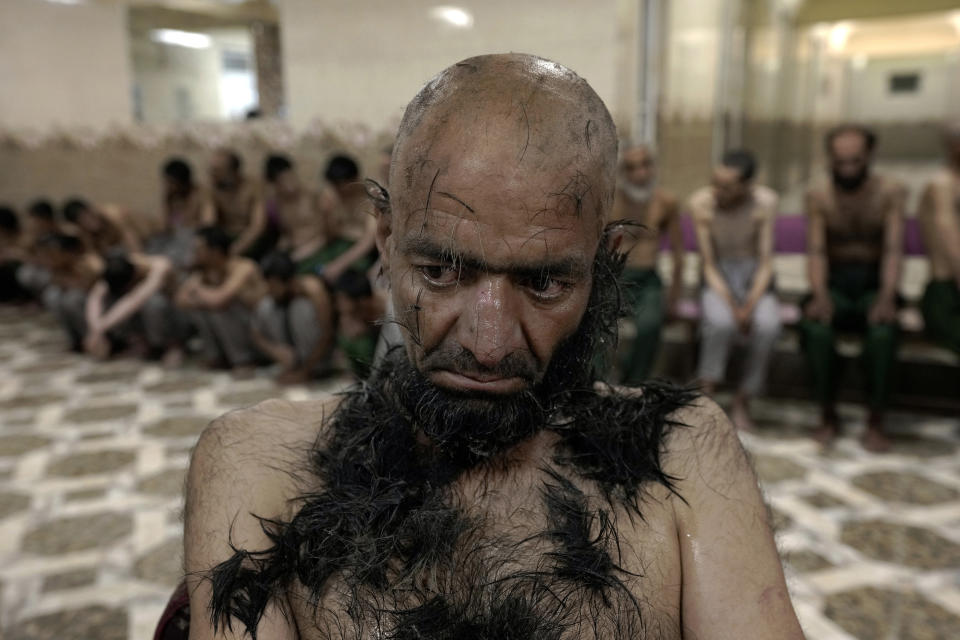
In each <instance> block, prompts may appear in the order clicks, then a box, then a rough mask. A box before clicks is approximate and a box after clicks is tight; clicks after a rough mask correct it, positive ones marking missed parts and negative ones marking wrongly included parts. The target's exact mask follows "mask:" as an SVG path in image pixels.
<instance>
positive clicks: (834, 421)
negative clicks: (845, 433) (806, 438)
mask: <svg viewBox="0 0 960 640" xmlns="http://www.w3.org/2000/svg"><path fill="white" fill-rule="evenodd" d="M839 433H840V420H839V418H838V417H837V412H836V410H834V409H825V410H824V411H823V417H822V418H821V419H820V426H819V427H817V428H816V429H814V430H813V432H812V433H811V434H810V437H812V438H813V439H814V440H816V441H817V442H819V443H820V444H822V445H823V446H825V447H826V446H829V445H831V444H833V441H834V440H835V439H836V438H837V435H838V434H839Z"/></svg>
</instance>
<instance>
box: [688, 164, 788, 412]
mask: <svg viewBox="0 0 960 640" xmlns="http://www.w3.org/2000/svg"><path fill="white" fill-rule="evenodd" d="M755 172H756V161H755V160H754V157H753V154H752V153H750V152H749V151H729V152H727V153H726V154H725V155H724V157H723V159H722V161H721V163H720V165H719V166H718V167H716V169H714V172H713V183H712V185H711V186H708V187H703V188H701V189H699V190H698V191H696V192H695V193H694V194H693V195H692V196H691V197H690V211H691V213H692V215H693V221H694V225H695V228H696V231H697V243H698V244H699V246H700V255H701V258H702V265H703V279H704V287H703V292H702V294H701V297H700V300H701V307H702V314H703V318H702V325H701V334H702V339H701V345H700V366H699V374H698V375H699V378H700V381H701V383H702V384H703V386H704V391H705V392H706V393H708V394H709V393H713V391H714V390H715V388H716V386H717V384H718V383H719V382H720V381H721V380H723V377H724V373H725V371H726V367H727V359H728V357H729V355H730V347H731V346H732V345H733V341H734V339H735V338H736V337H737V336H738V335H740V336H743V337H745V338H746V339H747V340H748V341H749V350H748V355H747V363H746V371H745V372H744V376H743V379H742V380H741V381H740V384H739V387H738V389H737V393H736V395H735V396H734V400H733V406H732V407H731V410H730V417H731V418H732V420H733V422H734V424H735V425H736V426H737V428H739V429H743V430H750V429H752V428H753V423H752V421H751V419H750V411H749V409H750V407H749V405H750V398H752V397H753V396H755V395H756V394H757V393H758V392H759V391H760V389H761V388H762V387H763V383H764V381H765V379H766V373H767V364H768V362H769V360H770V354H771V352H772V351H773V345H774V343H775V342H776V340H777V336H778V335H779V334H780V309H779V305H778V303H777V299H776V297H775V296H774V294H773V292H772V284H773V223H774V218H775V217H776V211H777V202H778V198H777V194H776V193H774V192H773V191H772V190H771V189H768V188H767V187H763V186H760V185H757V184H754V182H753V175H754V173H755Z"/></svg>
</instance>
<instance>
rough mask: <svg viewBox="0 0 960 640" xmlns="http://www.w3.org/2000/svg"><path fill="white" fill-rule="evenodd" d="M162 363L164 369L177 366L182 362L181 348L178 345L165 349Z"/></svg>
mask: <svg viewBox="0 0 960 640" xmlns="http://www.w3.org/2000/svg"><path fill="white" fill-rule="evenodd" d="M162 363H163V368H164V369H177V368H179V367H180V366H181V365H182V364H183V349H181V348H180V347H172V348H170V349H167V352H166V353H164V354H163V359H162Z"/></svg>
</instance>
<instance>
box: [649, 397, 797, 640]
mask: <svg viewBox="0 0 960 640" xmlns="http://www.w3.org/2000/svg"><path fill="white" fill-rule="evenodd" d="M678 420H679V421H680V422H682V423H683V424H686V425H689V426H687V427H682V428H680V429H677V430H676V431H674V433H673V434H671V436H670V441H669V443H668V446H667V449H668V451H670V455H669V456H668V458H667V459H666V460H665V463H664V464H665V471H667V472H668V473H670V474H671V475H673V476H675V477H679V478H681V479H680V481H679V482H678V483H677V490H678V493H679V494H680V495H681V496H683V499H684V501H685V502H681V501H679V500H677V501H675V503H674V512H675V514H676V515H675V518H676V522H677V536H678V539H679V540H680V561H681V566H682V572H683V585H682V595H681V598H682V601H681V618H682V620H683V625H684V637H693V638H698V639H699V640H767V639H768V638H777V639H778V640H802V639H803V633H802V631H801V629H800V624H799V622H798V621H797V618H796V614H795V613H794V611H793V605H792V604H791V602H790V596H789V594H788V592H787V586H786V582H785V580H784V576H783V568H782V567H781V565H780V558H779V555H778V553H777V548H776V545H775V543H774V540H773V534H772V532H771V529H770V525H769V523H768V518H767V510H766V507H765V506H764V503H763V499H762V497H761V495H760V490H759V488H758V486H757V479H756V477H755V476H754V473H753V470H752V469H751V467H750V463H749V462H748V460H747V456H746V454H745V453H744V451H743V448H742V447H741V446H740V441H739V439H738V438H737V434H736V431H735V430H734V428H733V426H732V425H731V424H730V421H729V420H728V419H727V417H726V415H724V413H723V411H722V410H721V409H720V408H719V407H718V406H717V405H716V404H715V403H714V402H712V401H710V400H707V399H705V398H701V399H699V400H698V401H697V403H696V404H694V405H693V406H691V407H690V408H688V409H685V410H683V411H682V412H681V415H680V416H678Z"/></svg>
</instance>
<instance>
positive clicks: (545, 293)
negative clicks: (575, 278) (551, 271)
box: [523, 275, 571, 300]
mask: <svg viewBox="0 0 960 640" xmlns="http://www.w3.org/2000/svg"><path fill="white" fill-rule="evenodd" d="M523 285H524V286H525V287H526V288H527V289H528V290H529V291H530V292H531V293H533V295H534V296H535V297H537V298H539V299H541V300H553V299H554V298H559V297H560V296H561V295H563V293H564V292H565V291H567V289H569V288H570V286H571V285H570V283H569V282H564V281H562V280H557V279H556V278H551V277H550V276H548V275H542V276H537V277H536V278H529V279H527V280H526V282H524V283H523Z"/></svg>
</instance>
